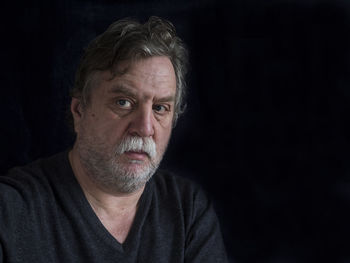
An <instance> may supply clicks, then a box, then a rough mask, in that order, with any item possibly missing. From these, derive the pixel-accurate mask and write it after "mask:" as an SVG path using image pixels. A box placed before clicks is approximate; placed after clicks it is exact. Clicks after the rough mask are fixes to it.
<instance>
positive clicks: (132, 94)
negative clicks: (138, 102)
mask: <svg viewBox="0 0 350 263" xmlns="http://www.w3.org/2000/svg"><path fill="white" fill-rule="evenodd" d="M110 92H111V93H122V94H125V95H127V96H130V97H136V93H135V92H133V90H132V89H131V88H128V87H126V86H124V85H122V84H118V85H115V86H113V87H112V89H111V90H110ZM156 101H157V102H173V101H175V96H174V95H170V96H166V97H163V98H159V99H157V100H156Z"/></svg>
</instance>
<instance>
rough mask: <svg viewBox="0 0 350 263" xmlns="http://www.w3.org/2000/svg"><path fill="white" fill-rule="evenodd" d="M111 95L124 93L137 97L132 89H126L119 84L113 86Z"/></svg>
mask: <svg viewBox="0 0 350 263" xmlns="http://www.w3.org/2000/svg"><path fill="white" fill-rule="evenodd" d="M110 92H111V93H123V94H125V95H128V96H135V95H136V94H135V93H134V92H133V91H132V89H130V88H127V87H125V86H124V85H121V84H118V85H116V86H113V87H112V89H111V90H110Z"/></svg>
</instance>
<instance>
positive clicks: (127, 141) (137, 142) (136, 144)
mask: <svg viewBox="0 0 350 263" xmlns="http://www.w3.org/2000/svg"><path fill="white" fill-rule="evenodd" d="M128 151H135V152H145V153H147V154H148V155H149V157H151V158H154V157H156V155H157V149H156V144H155V142H154V141H153V139H152V138H149V137H147V138H141V137H137V136H132V137H125V138H124V139H123V140H122V141H121V142H120V144H119V145H118V147H117V149H116V153H117V154H119V155H120V154H123V153H124V152H128Z"/></svg>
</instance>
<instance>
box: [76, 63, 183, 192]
mask: <svg viewBox="0 0 350 263" xmlns="http://www.w3.org/2000/svg"><path fill="white" fill-rule="evenodd" d="M126 66H127V68H126ZM117 69H118V72H119V71H120V72H124V70H125V69H127V70H126V71H125V72H124V73H123V74H117V76H116V77H114V78H113V77H112V75H111V73H110V72H109V71H105V72H98V73H96V75H95V76H94V80H93V84H92V85H95V86H94V87H93V88H92V93H91V99H90V103H89V105H88V106H87V107H85V108H84V109H83V108H81V107H77V108H79V109H80V110H79V112H80V114H77V113H73V116H74V126H75V130H76V132H77V140H76V148H77V150H78V154H79V157H80V160H81V162H82V164H83V166H84V168H85V170H86V171H85V172H86V173H87V174H88V175H89V176H90V178H92V179H93V180H94V181H95V183H97V184H99V185H100V186H102V187H104V188H107V189H109V190H112V191H119V192H133V191H135V190H137V189H139V188H140V187H142V186H143V185H144V184H145V183H146V181H147V180H148V179H149V178H150V177H151V176H152V174H153V173H154V171H155V170H156V168H157V167H158V165H159V163H160V161H161V159H162V157H163V154H164V152H165V150H166V147H167V144H168V141H169V138H170V134H171V129H172V122H173V116H174V104H175V101H174V100H175V92H176V78H175V72H174V69H173V66H172V64H171V62H170V60H169V59H168V58H167V57H151V58H147V59H142V60H138V61H136V62H134V63H132V64H129V63H125V64H120V65H119V67H118V68H117ZM74 100H77V99H73V102H72V105H73V103H74ZM75 103H77V101H75Z"/></svg>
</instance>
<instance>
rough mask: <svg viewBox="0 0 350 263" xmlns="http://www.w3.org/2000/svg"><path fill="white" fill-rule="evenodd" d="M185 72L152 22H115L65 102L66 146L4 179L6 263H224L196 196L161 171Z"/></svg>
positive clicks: (0, 184)
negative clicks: (68, 117)
mask: <svg viewBox="0 0 350 263" xmlns="http://www.w3.org/2000/svg"><path fill="white" fill-rule="evenodd" d="M186 63H187V52H186V49H185V47H184V45H183V43H182V41H181V40H180V39H179V38H178V37H177V36H176V35H175V30H174V28H173V26H172V25H171V23H170V22H167V21H165V20H162V19H160V18H156V17H151V18H150V19H149V21H148V22H146V23H145V24H139V23H138V22H135V21H131V20H121V21H117V22H115V23H114V24H112V25H111V26H110V27H109V28H108V29H107V31H106V32H105V33H103V34H102V35H100V36H98V37H97V38H96V39H95V40H93V41H92V42H91V43H90V45H89V46H88V48H87V49H86V52H85V55H84V56H83V58H82V60H81V63H80V66H79V68H78V71H77V74H76V82H75V86H74V89H73V92H72V102H71V112H72V116H73V123H74V130H75V132H76V141H75V144H74V146H73V148H72V149H71V150H70V151H67V152H64V153H60V154H57V155H55V156H53V157H51V158H48V159H43V160H38V161H36V162H34V163H32V164H30V165H28V166H26V167H22V168H15V169H12V170H11V171H10V173H9V174H8V175H7V176H2V177H0V261H1V262H36V263H37V262H84V263H85V262H226V256H225V252H224V246H223V242H222V238H221V234H220V229H219V224H218V221H217V218H216V216H215V213H214V211H213V208H212V206H211V204H210V202H208V200H207V198H206V196H205V195H204V194H203V192H202V191H201V190H200V189H199V188H198V187H197V186H196V185H195V184H193V183H192V182H189V181H188V180H186V179H182V178H180V177H177V176H175V175H170V174H168V173H165V172H162V171H157V167H158V165H159V163H160V161H161V159H162V156H163V154H164V152H165V150H166V147H167V144H168V141H169V138H170V135H171V130H172V127H173V125H174V123H175V122H176V120H177V118H178V116H179V115H180V113H181V111H182V108H183V106H182V105H183V94H184V86H185V84H184V76H185V73H186Z"/></svg>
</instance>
